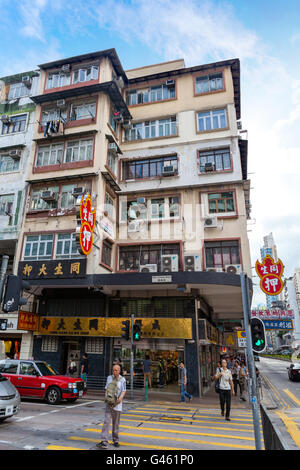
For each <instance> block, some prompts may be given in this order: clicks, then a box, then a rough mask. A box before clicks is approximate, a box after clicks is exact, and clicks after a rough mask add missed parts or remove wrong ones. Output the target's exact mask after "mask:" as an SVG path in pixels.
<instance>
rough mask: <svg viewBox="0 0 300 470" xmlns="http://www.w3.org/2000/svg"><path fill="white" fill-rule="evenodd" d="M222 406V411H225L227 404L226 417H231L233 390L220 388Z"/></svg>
mask: <svg viewBox="0 0 300 470" xmlns="http://www.w3.org/2000/svg"><path fill="white" fill-rule="evenodd" d="M219 396H220V406H221V411H222V412H223V413H224V411H225V404H226V415H225V417H226V418H229V415H230V405H231V390H222V389H221V388H220V393H219Z"/></svg>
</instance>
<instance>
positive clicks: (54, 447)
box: [46, 445, 87, 450]
mask: <svg viewBox="0 0 300 470" xmlns="http://www.w3.org/2000/svg"><path fill="white" fill-rule="evenodd" d="M46 450H87V449H81V448H80V447H68V446H55V445H50V446H47V447H46Z"/></svg>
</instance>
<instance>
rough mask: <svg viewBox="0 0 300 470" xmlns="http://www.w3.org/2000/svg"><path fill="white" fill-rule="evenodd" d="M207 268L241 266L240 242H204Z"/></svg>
mask: <svg viewBox="0 0 300 470" xmlns="http://www.w3.org/2000/svg"><path fill="white" fill-rule="evenodd" d="M204 248H205V261H206V267H207V268H215V267H220V268H224V267H225V265H226V264H240V251H239V242H238V241H237V240H233V241H220V242H204Z"/></svg>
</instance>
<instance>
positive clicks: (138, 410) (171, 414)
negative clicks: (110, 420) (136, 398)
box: [122, 408, 252, 426]
mask: <svg viewBox="0 0 300 470" xmlns="http://www.w3.org/2000/svg"><path fill="white" fill-rule="evenodd" d="M141 411H143V412H144V413H148V414H142V413H141ZM130 413H135V415H136V414H138V415H139V416H146V417H149V418H150V416H153V415H157V414H161V413H160V412H159V411H157V412H155V411H150V410H149V411H145V410H141V409H138V408H137V409H135V410H130ZM168 415H169V416H185V418H184V419H182V420H181V421H191V419H192V417H191V418H189V419H187V415H185V414H180V413H168ZM122 416H130V414H128V413H122ZM198 417H199V418H207V416H205V415H197V418H193V421H195V423H197V422H200V423H205V422H206V421H203V420H200V419H198ZM220 419H224V418H222V417H221V416H220ZM230 419H231V421H249V422H251V421H252V419H247V418H246V419H245V418H244V419H243V418H230ZM233 424H240V425H241V426H252V424H242V423H233Z"/></svg>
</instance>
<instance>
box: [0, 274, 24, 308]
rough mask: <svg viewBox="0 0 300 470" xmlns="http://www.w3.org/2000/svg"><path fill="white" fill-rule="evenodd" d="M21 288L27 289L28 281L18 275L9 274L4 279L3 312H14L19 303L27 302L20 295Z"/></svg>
mask: <svg viewBox="0 0 300 470" xmlns="http://www.w3.org/2000/svg"><path fill="white" fill-rule="evenodd" d="M23 289H26V290H29V289H30V284H29V282H28V281H23V279H21V278H20V277H19V276H15V275H13V274H9V275H8V276H7V281H6V289H5V294H4V299H3V308H2V310H3V312H5V313H8V312H15V311H17V310H18V309H19V307H20V306H21V305H26V304H27V299H26V298H25V297H22V291H23Z"/></svg>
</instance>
